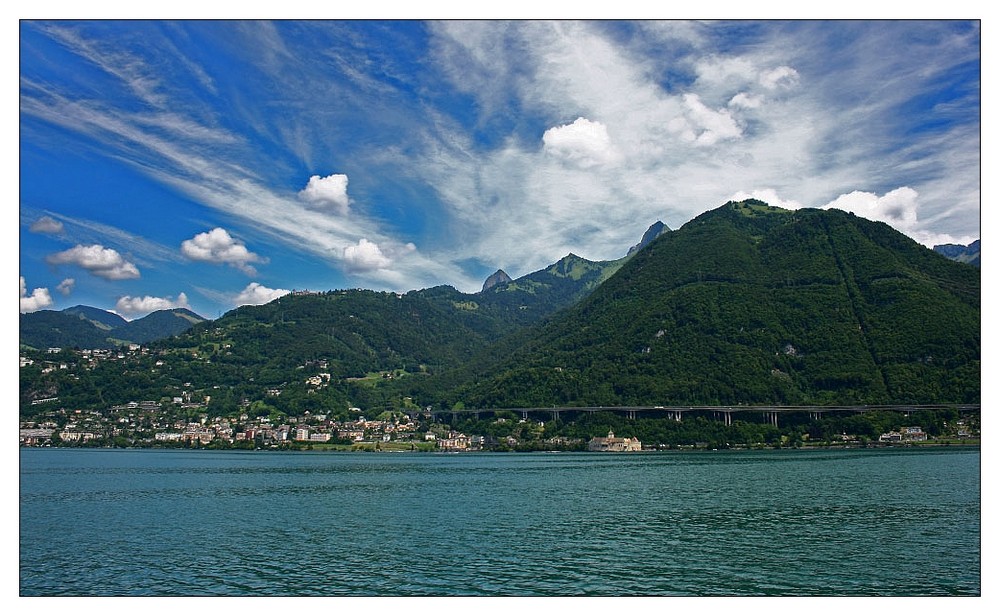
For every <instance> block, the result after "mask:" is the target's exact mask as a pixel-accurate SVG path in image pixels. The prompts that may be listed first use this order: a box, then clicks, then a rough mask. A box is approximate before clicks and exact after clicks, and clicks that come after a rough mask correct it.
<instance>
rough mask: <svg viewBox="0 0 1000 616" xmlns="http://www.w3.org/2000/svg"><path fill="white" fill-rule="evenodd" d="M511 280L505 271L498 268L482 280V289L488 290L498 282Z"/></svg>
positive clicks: (502, 282)
mask: <svg viewBox="0 0 1000 616" xmlns="http://www.w3.org/2000/svg"><path fill="white" fill-rule="evenodd" d="M510 281H511V277H510V276H508V275H507V272H505V271H503V270H502V269H498V270H497V271H495V272H494V273H493V274H491V275H490V277H489V278H487V279H486V281H485V282H483V291H484V292H485V291H489V290H490V289H492V288H493V287H495V286H497V285H498V284H504V283H507V282H510Z"/></svg>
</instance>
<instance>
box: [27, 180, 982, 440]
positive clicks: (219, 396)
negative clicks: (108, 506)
mask: <svg viewBox="0 0 1000 616" xmlns="http://www.w3.org/2000/svg"><path fill="white" fill-rule="evenodd" d="M35 315H39V316H37V317H36V318H35V319H26V318H25V317H33V316H35ZM174 318H175V320H182V321H184V322H185V323H187V325H188V326H190V321H189V320H185V319H183V318H177V316H176V315H175V316H174ZM31 320H34V321H45V320H48V321H49V322H51V323H55V322H56V321H59V322H60V323H65V325H59V326H58V327H56V328H55V329H58V328H59V327H70V326H77V325H78V324H81V325H84V326H89V327H91V328H92V329H93V330H95V331H99V332H101V333H100V339H101V340H105V341H106V340H107V338H108V337H109V335H114V336H118V333H117V332H118V330H119V329H120V328H114V329H111V330H110V331H109V330H107V329H103V330H102V329H100V328H97V327H96V326H95V325H94V324H93V323H92V322H91V321H92V319H91V320H90V321H88V320H86V319H85V318H81V317H80V316H75V315H69V314H62V313H52V312H50V313H49V314H45V313H44V311H43V312H41V313H33V314H32V315H22V319H21V323H22V339H21V342H22V345H23V344H24V343H25V342H26V339H28V340H30V341H31V345H30V346H33V347H35V348H37V349H40V350H37V351H33V350H30V349H26V350H23V351H22V355H23V356H24V357H25V358H26V359H29V360H32V361H33V362H34V363H31V364H29V365H25V366H24V367H23V368H21V371H20V411H21V415H22V417H29V418H30V417H33V416H36V415H40V414H44V413H47V412H50V411H52V410H53V409H58V408H70V409H105V408H108V407H110V406H113V405H121V404H125V403H127V402H129V401H142V400H145V401H156V402H160V403H163V404H165V405H167V406H170V405H174V407H175V410H174V411H172V412H176V413H178V414H179V415H182V414H183V413H184V412H187V411H182V409H181V403H178V402H175V399H179V400H182V401H183V404H185V405H199V404H200V405H202V406H201V407H200V408H201V409H203V410H202V411H200V412H205V413H207V414H209V415H211V416H222V417H233V416H239V415H240V414H245V413H249V414H250V416H251V417H264V416H273V417H275V418H276V419H277V418H279V417H282V416H285V417H287V416H302V415H303V414H304V413H305V412H306V411H309V412H312V413H318V412H322V413H324V414H327V415H330V416H336V417H347V416H349V415H350V409H351V408H360V409H363V410H364V413H365V414H366V416H375V415H378V414H380V413H383V412H387V411H402V410H408V411H412V410H414V409H427V408H431V409H435V410H443V409H461V408H505V407H506V408H517V407H548V406H553V405H578V406H616V405H625V404H634V405H658V404H662V405H668V406H670V405H685V404H691V405H719V404H727V405H729V404H732V405H752V404H786V405H798V404H820V405H822V404H942V403H954V404H960V403H965V404H969V403H978V402H979V399H980V371H981V368H980V352H981V349H980V344H981V343H980V274H979V270H978V269H976V268H974V267H971V266H968V265H965V264H961V263H956V262H953V261H950V260H948V259H947V258H945V257H943V256H941V255H939V254H936V253H934V252H933V251H931V250H928V249H926V248H924V247H922V246H920V245H918V244H916V243H915V242H913V241H912V240H910V239H908V238H906V237H905V236H903V235H901V234H899V233H898V232H896V231H894V230H892V229H891V228H889V227H888V226H886V225H884V224H881V223H873V222H870V221H867V220H864V219H861V218H857V217H855V216H852V215H850V214H846V213H844V212H839V211H820V210H798V211H795V212H789V211H786V210H781V209H778V208H772V207H769V206H767V205H766V204H763V203H761V202H757V201H753V200H751V201H746V202H740V203H730V204H726V205H725V206H723V207H721V208H718V209H716V210H713V211H711V212H707V213H705V214H703V215H701V216H699V217H697V218H695V219H694V220H692V221H691V222H689V223H688V224H686V225H684V226H683V227H682V228H681V229H679V230H676V231H670V232H669V233H664V234H662V235H660V236H659V237H657V238H656V239H655V240H653V241H652V242H650V243H649V244H648V245H647V246H646V247H645V248H643V249H642V250H639V251H637V252H635V253H634V254H633V255H631V256H630V257H628V258H626V259H622V260H618V261H607V262H591V261H587V260H585V259H581V258H580V257H576V256H574V255H569V256H567V257H566V258H564V259H562V260H560V261H559V262H558V263H556V264H554V265H553V266H551V267H549V268H546V269H544V270H541V271H539V272H535V273H533V274H529V275H528V276H525V277H522V278H520V279H517V280H514V281H511V282H505V283H500V284H497V285H496V286H494V287H491V288H489V289H488V290H486V291H484V292H482V293H475V294H465V293H460V292H458V291H456V290H455V289H453V288H451V287H446V286H441V287H433V288H430V289H424V290H420V291H412V292H410V293H406V294H402V295H401V294H395V293H381V292H375V291H365V290H350V291H348V290H344V291H330V292H325V293H296V294H291V295H287V296H284V297H282V298H280V299H278V300H275V301H273V302H271V303H269V304H266V305H263V306H243V307H241V308H238V309H236V310H233V311H231V312H229V313H227V314H226V315H224V316H223V317H221V318H220V319H218V320H216V321H210V322H209V321H206V322H202V323H198V324H197V325H195V326H194V327H191V328H190V329H189V330H188V331H186V332H183V333H180V334H177V335H174V336H172V337H168V338H163V339H160V340H157V341H155V342H150V343H148V344H147V345H146V347H144V349H143V352H141V353H127V354H124V355H123V356H122V357H120V358H119V357H117V356H116V355H115V356H111V355H109V356H102V357H101V358H100V359H98V358H96V357H87V358H84V357H82V356H81V355H79V354H77V353H74V352H71V351H70V350H65V351H63V352H62V353H57V354H49V353H46V352H45V351H44V349H45V348H47V347H49V346H65V345H59V344H50V343H48V342H46V341H45V340H35V339H33V338H31V337H26V332H29V333H30V332H31V331H32V330H31V327H30V326H29V325H26V321H31ZM51 323H49V324H48V325H45V327H47V328H49V330H50V331H51V330H52V329H53V326H52V325H51ZM133 323H135V322H133ZM95 340H97V339H95ZM92 346H93V348H102V347H101V346H100V345H99V344H96V343H95V344H94V345H92ZM581 421H583V420H582V419H581ZM643 421H645V420H643ZM684 423H686V422H684ZM807 424H808V425H807ZM735 425H736V424H735V423H734V426H735ZM584 426H585V427H586V424H584ZM803 426H804V432H805V433H809V434H813V433H814V432H815V431H816V430H819V431H820V433H823V431H824V430H825V429H826V428H823V427H822V426H820V427H818V428H817V426H814V425H812V424H811V423H809V422H806V424H803ZM578 427H579V426H578ZM590 427H592V428H594V429H597V427H596V426H590ZM590 427H588V428H586V429H590ZM564 428H565V430H566V431H565V432H552V431H551V430H556V429H557V428H552V429H551V430H550V428H549V426H548V425H546V427H545V435H549V436H552V437H553V438H554V437H564V438H576V436H574V433H573V432H572V430H573V429H576V428H571V427H569V426H568V425H567V426H565V427H564ZM633 428H635V429H636V430H640V428H641V430H644V431H645V432H636V434H637V435H639V436H640V438H642V440H644V441H645V440H647V438H644V436H645V437H648V438H649V440H650V442H658V443H659V442H662V443H665V444H668V445H669V444H672V443H680V442H687V441H689V440H690V435H687V436H685V435H684V434H683V433H682V431H683V430H687V429H689V428H687V427H678V426H674V425H673V424H669V423H667V424H663V425H660V424H649V425H646V424H642V425H641V426H640V425H639V424H637V425H636V426H633ZM708 429H709V427H707V426H703V429H701V428H699V430H701V431H702V432H704V430H708ZM715 429H716V428H715V427H712V428H711V430H715ZM727 429H728V430H729V432H726V433H725V434H719V435H716V436H717V437H718V440H719V441H720V442H730V443H732V442H743V441H748V442H759V443H766V444H770V443H772V442H774V440H775V439H776V438H777V439H779V441H780V439H781V438H782V437H788V438H793V436H794V435H791V434H788V433H781V434H775V433H773V432H771V431H769V430H768V428H767V426H766V425H762V426H757V427H747V426H742V427H741V428H740V429H743V430H753V431H756V432H754V433H753V434H744V435H742V436H741V435H740V434H734V433H732V431H733V430H736V429H737V428H734V427H729V428H727ZM831 429H833V428H831ZM678 431H681V432H678ZM855 432H862V431H861V430H855ZM868 432H870V430H868V431H867V432H864V433H866V434H867V433H868ZM484 434H485V432H484ZM702 436H703V437H704V434H703V435H702ZM716 436H713V437H712V439H713V440H714V439H715V438H716ZM800 436H801V435H800ZM535 440H537V439H535ZM542 440H544V438H543V439H542Z"/></svg>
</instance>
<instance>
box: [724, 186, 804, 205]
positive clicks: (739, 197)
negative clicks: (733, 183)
mask: <svg viewBox="0 0 1000 616" xmlns="http://www.w3.org/2000/svg"><path fill="white" fill-rule="evenodd" d="M746 199H758V200H760V201H763V202H764V203H766V204H768V205H771V206H774V207H780V208H784V209H786V210H797V209H799V208H801V207H802V204H801V203H799V202H798V201H791V200H787V201H786V200H785V199H782V198H781V197H779V196H778V191H776V190H774V189H773V188H765V189H762V190H752V191H750V192H746V191H742V190H741V191H737V192H735V193H733V195H732V196H731V197H729V201H744V200H746Z"/></svg>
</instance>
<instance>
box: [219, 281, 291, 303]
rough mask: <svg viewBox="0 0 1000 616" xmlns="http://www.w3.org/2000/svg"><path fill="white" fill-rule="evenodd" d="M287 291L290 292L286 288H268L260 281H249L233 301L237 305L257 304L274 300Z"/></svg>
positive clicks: (286, 293)
mask: <svg viewBox="0 0 1000 616" xmlns="http://www.w3.org/2000/svg"><path fill="white" fill-rule="evenodd" d="M288 293H290V291H289V290H288V289H269V288H267V287H265V286H264V285H262V284H260V283H257V282H251V283H250V284H248V285H247V286H246V288H245V289H243V290H242V291H240V292H239V294H238V295H237V296H236V297H234V298H233V302H234V303H235V304H236V305H237V306H246V305H252V306H258V305H260V304H266V303H268V302H270V301H273V300H276V299H278V298H279V297H281V296H282V295H288Z"/></svg>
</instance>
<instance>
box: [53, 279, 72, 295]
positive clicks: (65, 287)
mask: <svg viewBox="0 0 1000 616" xmlns="http://www.w3.org/2000/svg"><path fill="white" fill-rule="evenodd" d="M74 285H76V280H74V279H73V278H66V279H65V280H63V281H62V282H60V283H59V286H57V287H56V291H59V292H60V293H62V294H63V295H69V294H70V293H71V292H72V291H73V286H74Z"/></svg>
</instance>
